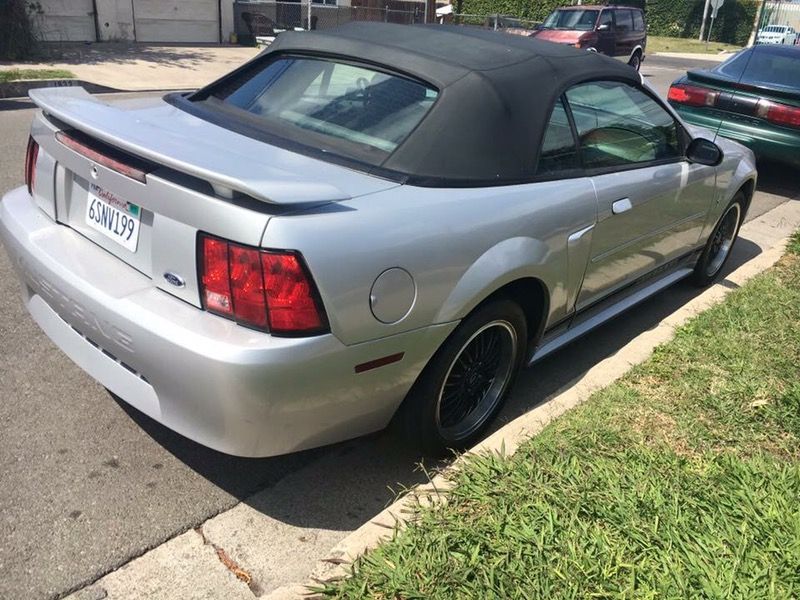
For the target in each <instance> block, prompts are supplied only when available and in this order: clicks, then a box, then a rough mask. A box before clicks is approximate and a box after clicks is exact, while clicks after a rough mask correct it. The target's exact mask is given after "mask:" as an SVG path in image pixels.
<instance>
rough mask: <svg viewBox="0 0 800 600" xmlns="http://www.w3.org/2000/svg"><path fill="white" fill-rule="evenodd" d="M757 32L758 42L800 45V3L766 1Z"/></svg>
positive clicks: (756, 40)
mask: <svg viewBox="0 0 800 600" xmlns="http://www.w3.org/2000/svg"><path fill="white" fill-rule="evenodd" d="M757 29H758V31H757V33H756V39H755V43H756V44H762V43H767V44H786V45H792V44H798V45H800V4H797V3H794V2H765V3H764V7H763V11H762V13H761V15H760V21H759V25H758V28H757Z"/></svg>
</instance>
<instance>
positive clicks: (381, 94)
mask: <svg viewBox="0 0 800 600" xmlns="http://www.w3.org/2000/svg"><path fill="white" fill-rule="evenodd" d="M437 96H438V92H437V90H435V89H433V88H432V87H428V86H426V85H424V84H422V83H420V82H418V81H415V80H412V79H407V78H405V77H402V76H399V75H392V74H389V73H385V72H380V71H376V70H373V69H370V68H367V67H363V66H359V65H354V64H349V63H343V62H336V61H333V60H327V59H322V58H319V59H318V58H308V57H293V56H283V57H279V58H277V59H275V60H272V61H270V62H268V63H267V64H262V65H260V67H259V68H256V69H254V70H253V69H250V70H246V71H244V72H243V73H242V74H240V76H239V77H234V78H233V79H232V80H230V81H226V82H223V83H222V84H220V85H218V86H216V87H214V88H211V90H210V92H209V93H207V94H206V95H205V96H204V97H201V98H200V100H201V101H203V102H205V103H206V104H207V105H209V106H212V107H217V108H221V109H223V110H226V111H234V113H235V112H239V113H241V112H244V113H247V116H248V118H255V121H256V122H257V123H258V124H259V125H261V126H263V128H264V129H266V131H267V132H269V133H273V134H276V135H281V136H284V137H287V138H289V139H293V140H297V141H300V142H301V143H305V144H308V145H312V146H315V147H317V148H323V149H332V150H334V151H338V152H339V153H341V154H344V155H345V156H348V157H350V158H356V159H359V160H365V161H367V162H369V163H371V164H375V165H378V164H380V163H381V162H383V160H384V159H385V158H386V157H387V156H388V155H389V154H391V153H392V152H393V151H394V150H395V148H397V146H398V145H400V143H402V142H403V140H404V139H405V138H406V137H407V136H408V135H409V133H411V131H412V130H413V129H414V128H415V127H416V126H417V124H418V123H419V122H420V121H421V120H422V118H423V117H424V116H425V114H426V113H427V112H428V110H429V109H430V107H431V106H432V105H433V103H434V102H435V101H436V98H437Z"/></svg>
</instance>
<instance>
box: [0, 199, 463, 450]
mask: <svg viewBox="0 0 800 600" xmlns="http://www.w3.org/2000/svg"><path fill="white" fill-rule="evenodd" d="M0 239H2V241H3V243H4V245H5V247H6V250H7V251H8V254H9V256H10V258H11V262H12V264H13V265H14V268H15V270H16V272H17V274H18V275H19V277H20V279H21V281H22V283H23V286H22V288H23V298H24V301H25V304H26V306H27V308H28V311H29V312H30V313H31V316H32V317H33V318H34V319H35V320H36V322H37V323H38V324H39V326H40V327H41V328H42V329H43V330H44V332H45V333H46V334H47V335H48V336H49V337H50V338H51V339H52V340H53V342H55V344H56V345H57V346H58V347H59V348H61V350H62V351H63V352H65V353H66V354H67V355H68V356H69V357H70V358H71V359H72V360H73V361H74V362H75V363H76V364H77V365H78V366H80V367H81V368H82V369H83V370H85V371H86V372H87V373H88V374H89V375H91V376H92V377H93V378H94V379H96V380H97V381H98V382H100V383H101V384H102V385H104V386H105V387H106V388H108V389H109V390H111V391H112V392H113V393H114V394H116V395H118V396H119V397H121V398H122V399H123V400H125V401H126V402H127V403H129V404H130V405H132V406H134V407H135V408H137V409H139V410H140V411H142V412H144V413H145V414H147V415H148V416H150V417H152V418H153V419H155V420H157V421H159V422H160V423H162V424H164V425H166V426H167V427H169V428H171V429H173V430H175V431H177V432H178V433H180V434H182V435H184V436H186V437H188V438H191V439H193V440H195V441H197V442H199V443H201V444H203V445H205V446H209V447H211V448H214V449H216V450H219V451H221V452H225V453H228V454H234V455H238V456H272V455H277V454H284V453H287V452H293V451H296V450H301V449H304V448H311V447H315V446H320V445H324V444H328V443H332V442H336V441H341V440H343V439H347V438H351V437H355V436H358V435H363V434H366V433H369V432H371V431H376V430H378V429H381V428H382V427H384V426H385V425H386V424H387V423H388V421H389V419H390V418H391V416H392V415H393V413H394V411H395V410H396V408H397V406H398V405H399V403H400V402H401V401H402V399H403V397H404V396H405V394H406V393H407V391H408V389H409V388H410V387H411V385H412V384H413V382H414V380H415V379H416V377H417V375H418V374H419V372H420V371H421V370H422V368H423V367H424V365H425V364H426V363H427V361H428V360H429V358H430V357H431V356H432V354H433V353H434V352H435V351H436V349H437V348H438V346H439V345H440V344H441V342H442V341H443V340H444V339H445V338H446V337H447V335H448V334H449V333H450V332H451V331H452V330H453V328H454V327H455V324H445V325H438V326H432V327H429V328H425V329H421V330H417V331H412V332H408V333H404V334H399V335H396V336H391V337H388V338H383V339H380V340H375V341H371V342H367V343H363V344H357V345H353V346H345V345H344V344H342V343H341V342H340V341H339V340H338V339H337V338H336V337H335V336H333V335H330V334H328V335H322V336H317V337H311V338H295V339H290V338H277V337H272V336H270V335H267V334H264V333H260V332H256V331H251V330H249V329H246V328H243V327H240V326H237V325H236V324H235V323H232V322H230V321H227V320H225V319H222V318H219V317H216V316H214V315H211V314H208V313H205V312H203V311H201V310H199V309H197V308H196V307H194V306H192V305H190V304H187V303H186V302H183V301H182V300H179V299H177V298H175V297H173V296H171V295H169V294H167V293H165V292H163V291H161V290H159V289H157V288H156V287H155V286H154V285H153V283H152V281H151V280H150V279H149V278H148V277H146V276H145V275H143V274H141V273H139V272H138V271H136V270H135V269H133V268H131V267H129V266H128V265H126V264H125V263H123V262H122V261H120V260H118V259H117V258H115V257H113V256H111V255H110V254H108V253H107V252H105V251H104V250H102V249H101V248H100V247H98V246H97V245H95V244H94V243H92V242H90V241H89V240H87V239H85V238H83V237H82V236H81V235H79V234H78V233H76V232H75V231H73V230H71V229H69V228H68V227H65V226H62V225H59V224H56V223H54V222H53V221H52V220H51V219H50V218H49V217H48V216H46V215H45V214H44V213H42V212H41V210H39V209H38V208H37V207H36V206H35V205H34V203H33V202H32V200H31V198H30V196H28V194H27V191H26V190H25V189H24V188H19V189H17V190H14V191H12V192H9V193H8V194H6V196H5V197H4V198H3V200H2V202H0ZM399 352H404V353H405V354H404V357H403V359H402V360H401V361H400V362H397V363H394V364H391V365H387V366H384V367H381V368H378V369H374V370H370V371H366V372H363V373H360V374H356V373H355V371H354V366H355V365H357V364H361V363H364V362H368V361H371V360H374V359H376V358H380V357H383V356H388V355H391V354H396V353H399Z"/></svg>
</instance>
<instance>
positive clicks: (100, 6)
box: [97, 0, 134, 42]
mask: <svg viewBox="0 0 800 600" xmlns="http://www.w3.org/2000/svg"><path fill="white" fill-rule="evenodd" d="M97 20H98V22H99V24H100V39H101V40H102V41H104V42H105V41H118V40H133V39H134V38H133V10H132V5H131V0H98V1H97Z"/></svg>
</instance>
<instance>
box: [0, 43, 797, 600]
mask: <svg viewBox="0 0 800 600" xmlns="http://www.w3.org/2000/svg"><path fill="white" fill-rule="evenodd" d="M687 66H689V65H688V64H687V63H686V62H685V61H683V62H681V61H674V60H669V61H668V60H661V59H657V58H650V59H649V60H648V61H647V62H646V63H645V67H644V69H643V72H644V73H645V76H646V77H648V80H649V81H650V82H651V83H652V84H653V85H654V86H655V87H656V89H658V90H659V91H660V92H661V93H665V92H666V89H667V87H668V85H669V82H670V81H672V80H673V79H674V78H675V77H677V76H678V75H679V74H680V73H681V72H682V70H683V69H685V68H687ZM31 114H32V109H31V108H30V105H28V104H27V103H24V102H13V101H0V140H1V141H0V144H2V146H0V147H1V148H2V151H0V190H7V189H9V188H11V187H14V186H16V185H19V184H20V183H21V180H22V167H23V157H24V152H25V144H26V141H27V131H28V127H29V123H30V119H31ZM791 179H793V178H792V177H790V174H789V173H784V172H783V171H782V169H780V168H777V167H768V168H766V169H765V170H764V172H763V175H762V180H761V184H760V186H759V188H760V189H759V192H758V193H757V195H756V198H755V200H754V202H753V205H752V208H751V213H750V218H752V217H754V216H757V215H758V214H761V213H763V212H766V211H767V210H769V209H771V208H773V207H774V206H776V205H778V204H780V203H782V202H784V201H786V199H787V198H788V197H792V196H793V197H797V196H798V195H799V194H800V187H799V186H798V184H797V183H792V182H791ZM794 180H795V181H797V179H796V178H794ZM756 252H757V248H755V246H754V245H752V244H748V243H742V244H739V245H737V247H736V253H735V255H734V256H733V257H732V261H731V265H730V268H734V267H735V266H737V265H739V264H741V263H742V262H745V261H746V260H748V259H749V258H751V257H752V256H753V255H754V254H755V253H756ZM696 293H697V292H696V291H695V290H694V289H692V288H690V287H689V286H688V285H682V284H679V285H677V286H674V287H673V288H672V289H670V290H668V291H667V292H666V293H664V294H662V295H661V296H659V297H658V298H655V299H653V300H651V301H649V302H647V303H645V304H643V305H641V306H640V307H639V308H638V309H637V310H636V311H633V312H631V313H629V314H627V315H625V316H623V317H621V318H619V319H617V320H615V321H614V323H613V324H611V325H609V326H606V327H603V328H601V329H600V330H598V331H596V332H594V333H592V334H591V335H589V336H587V337H586V338H584V339H582V340H580V341H578V342H577V343H575V344H573V345H572V346H570V347H568V348H566V349H564V350H563V351H561V352H559V353H557V354H555V355H553V356H552V357H550V358H548V359H547V360H545V361H544V362H542V363H540V364H539V365H537V366H536V367H534V368H533V369H530V370H528V371H526V372H525V373H523V374H522V376H521V378H520V380H519V383H518V386H517V388H516V390H515V392H514V394H513V395H512V397H511V398H510V400H509V403H508V406H507V407H506V409H505V410H504V412H503V413H502V414H501V416H500V419H499V420H498V424H500V423H503V422H505V421H508V420H509V419H511V418H513V417H515V416H517V415H519V414H521V413H523V412H525V411H527V410H529V409H530V408H532V407H533V406H535V405H537V404H538V403H540V402H542V401H543V400H544V399H545V398H546V397H547V396H548V395H549V394H552V393H553V392H554V391H556V390H557V389H558V388H560V387H562V386H564V385H566V384H568V383H569V382H570V381H573V380H575V379H576V378H578V377H580V376H581V374H582V373H583V372H584V371H585V370H586V369H588V368H589V367H590V366H591V365H593V364H595V363H596V362H597V361H599V360H601V359H602V358H604V357H606V356H608V355H610V354H611V353H613V352H615V351H616V350H617V349H618V348H620V347H621V346H622V345H624V344H625V343H626V342H627V341H629V340H630V339H632V338H633V337H635V336H636V335H638V334H639V333H641V332H642V331H645V330H647V329H648V328H650V327H652V326H654V325H655V324H657V323H658V322H659V321H660V320H661V319H662V318H664V317H665V316H666V315H668V314H670V313H671V312H672V311H674V310H675V309H677V308H678V307H680V306H682V305H683V304H684V303H685V302H687V301H688V300H689V299H690V298H692V297H693V296H694V295H695V294H696ZM0 340H2V347H0V427H2V434H0V598H31V599H36V598H53V597H59V596H61V595H63V594H65V593H66V592H68V591H71V590H74V589H77V588H80V587H82V586H84V585H86V584H88V583H90V582H92V581H94V580H95V579H97V578H98V577H99V576H101V575H102V574H104V573H106V572H109V571H110V570H113V569H115V568H117V567H119V566H120V565H123V564H125V563H126V562H128V561H129V560H130V559H132V558H133V557H136V556H138V555H140V554H142V553H144V552H145V551H147V550H148V549H150V548H152V547H154V546H157V545H158V544H160V543H161V542H163V541H165V540H167V539H169V538H171V537H172V536H174V535H175V534H177V533H179V532H183V531H186V530H187V529H189V528H191V527H195V526H197V525H199V524H200V523H202V522H203V521H204V520H206V519H207V518H209V517H211V516H213V515H215V514H217V513H219V512H221V511H223V510H225V509H227V508H230V507H232V506H233V505H235V504H236V503H237V502H239V501H242V500H243V501H245V502H248V503H250V504H251V505H252V506H254V507H255V508H257V510H259V511H261V512H262V513H263V514H265V515H266V516H268V517H270V518H271V519H273V520H274V521H275V523H276V526H275V532H276V533H275V536H276V538H275V546H276V547H280V549H281V557H282V558H281V560H283V561H291V560H294V561H296V562H297V563H298V564H299V565H300V568H303V561H306V560H309V557H311V556H314V555H315V552H316V553H318V552H320V551H324V550H326V549H327V548H328V547H330V546H331V545H332V542H335V541H336V540H337V539H338V538H341V537H343V536H344V535H345V534H346V533H347V532H348V531H350V530H352V529H354V528H356V527H357V526H359V525H360V524H361V523H362V522H363V521H364V520H366V519H367V518H369V517H370V516H372V515H373V514H375V513H376V512H378V511H379V510H380V509H381V508H383V507H384V505H385V504H387V503H388V502H390V501H391V500H392V499H393V492H392V491H391V488H394V489H398V487H399V485H411V484H413V483H416V482H418V481H420V480H421V479H423V477H424V475H423V474H422V473H421V472H420V471H419V470H418V469H416V468H415V463H416V461H417V457H416V456H414V455H413V454H411V453H410V452H408V451H407V450H405V449H404V447H403V445H402V444H401V443H400V442H399V441H398V440H396V439H394V438H393V436H392V434H390V433H381V434H376V435H373V436H370V437H368V438H363V439H360V440H355V441H351V442H347V443H344V444H339V445H336V446H333V447H329V448H323V449H320V450H314V451H310V452H304V453H300V454H295V455H291V456H287V457H280V458H273V459H262V460H246V459H237V458H232V457H228V456H224V455H221V454H218V453H215V452H213V451H211V450H207V449H205V448H202V447H200V446H198V445H196V444H194V443H192V442H189V441H188V440H185V439H183V438H181V437H179V436H177V435H175V434H173V433H171V432H170V431H168V430H166V429H165V428H163V427H161V426H160V425H158V424H156V423H154V422H153V421H151V420H150V419H148V418H147V417H144V416H142V415H140V414H138V413H136V412H135V411H134V410H132V409H129V408H127V407H125V406H124V405H122V404H119V403H117V402H116V401H115V400H114V399H113V398H112V397H111V396H110V395H109V394H108V393H107V392H106V391H105V390H104V389H103V388H102V387H101V386H99V385H98V384H97V383H95V382H94V381H93V380H92V379H90V378H89V377H88V376H87V375H85V374H84V373H83V372H82V371H81V370H79V369H78V368H77V367H76V366H75V365H73V364H72V363H71V362H70V360H69V359H67V358H66V357H65V356H64V355H63V354H61V352H60V351H58V350H57V349H56V348H55V347H54V345H53V344H52V343H51V342H50V341H49V340H48V339H47V338H46V337H45V336H44V334H42V333H41V332H40V331H39V329H38V328H37V327H36V326H35V325H34V323H33V321H32V320H31V319H30V318H29V317H28V315H27V313H26V311H25V310H24V308H23V306H22V303H21V301H20V299H19V294H18V289H17V281H16V277H14V276H13V274H12V273H11V269H10V265H9V261H8V257H7V256H6V253H5V251H2V250H0ZM278 482H281V485H276V484H277V483H278ZM273 490H274V493H273ZM255 492H261V493H260V494H259V495H258V500H257V501H254V500H253V499H252V498H251V495H252V494H253V493H255ZM311 497H314V498H317V499H320V498H321V499H322V500H323V501H313V502H310V501H308V499H309V498H311ZM297 527H302V528H304V529H305V531H307V532H308V535H302V536H297V535H296V531H297V529H296V528H297ZM284 529H285V531H284ZM317 534H319V535H317ZM309 540H311V541H309ZM313 540H317V543H318V545H319V546H320V547H317V548H311V547H309V544H313V543H314V541H313ZM323 545H324V546H325V547H322V546H323ZM283 571H284V570H283V569H282V568H280V567H279V566H277V565H276V573H278V572H283ZM281 583H284V582H282V581H280V576H278V575H276V579H275V581H273V582H271V583H270V586H269V587H275V586H277V585H279V584H281Z"/></svg>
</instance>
